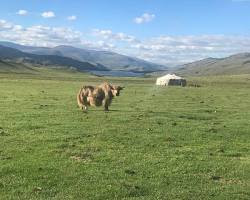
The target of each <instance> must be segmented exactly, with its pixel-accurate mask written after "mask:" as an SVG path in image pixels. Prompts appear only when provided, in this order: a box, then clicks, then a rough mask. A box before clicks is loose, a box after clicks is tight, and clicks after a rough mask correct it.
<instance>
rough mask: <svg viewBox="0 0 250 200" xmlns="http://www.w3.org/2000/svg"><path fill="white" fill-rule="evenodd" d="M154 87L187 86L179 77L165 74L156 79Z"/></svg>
mask: <svg viewBox="0 0 250 200" xmlns="http://www.w3.org/2000/svg"><path fill="white" fill-rule="evenodd" d="M156 85H164V86H170V85H179V86H183V87H184V86H186V85H187V81H186V80H185V79H184V78H182V77H180V76H176V75H175V74H167V75H165V76H162V77H159V78H157V80H156Z"/></svg>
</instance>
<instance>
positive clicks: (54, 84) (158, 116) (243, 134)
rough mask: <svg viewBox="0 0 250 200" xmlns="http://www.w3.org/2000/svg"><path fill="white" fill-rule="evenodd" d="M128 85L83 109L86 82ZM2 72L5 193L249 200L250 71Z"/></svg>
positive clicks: (1, 186)
mask: <svg viewBox="0 0 250 200" xmlns="http://www.w3.org/2000/svg"><path fill="white" fill-rule="evenodd" d="M104 80H109V81H110V82H112V83H115V84H120V85H122V86H125V87H126V88H125V90H124V91H122V94H121V96H120V97H118V98H116V99H115V100H114V102H113V104H112V105H111V107H110V110H111V111H110V112H108V113H107V112H104V111H103V108H90V110H89V112H88V113H87V114H86V113H82V112H81V111H80V110H79V109H78V108H77V106H76V93H77V91H78V89H79V88H80V86H81V85H82V84H99V83H101V82H102V81H104ZM188 80H189V81H190V80H191V82H193V83H196V84H199V85H201V87H185V88H181V87H156V86H155V85H154V79H144V78H119V79H118V78H109V79H105V78H98V77H94V76H89V75H82V74H78V73H68V74H67V73H63V72H53V70H52V71H50V72H48V71H46V73H42V74H39V73H38V74H35V75H33V74H12V73H2V74H0V112H1V114H0V199H1V200H5V199H8V200H9V199H13V200H16V199H21V200H23V199H58V200H63V199H65V200H68V199H74V200H75V199H84V200H85V199H100V200H103V199H233V200H235V199H250V146H249V141H250V92H249V91H250V76H249V75H242V76H225V77H208V78H194V79H188Z"/></svg>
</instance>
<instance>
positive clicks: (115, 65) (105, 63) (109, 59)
mask: <svg viewBox="0 0 250 200" xmlns="http://www.w3.org/2000/svg"><path fill="white" fill-rule="evenodd" d="M0 45H1V46H2V47H8V48H12V49H15V50H19V52H18V54H19V55H20V54H21V53H20V52H22V53H23V54H24V53H26V55H27V54H29V56H28V57H29V58H32V59H33V60H34V61H35V60H36V59H38V60H39V62H41V61H42V62H43V63H44V62H45V63H49V64H56V65H58V64H63V63H64V66H71V65H70V62H72V63H75V64H74V66H73V65H72V66H73V67H75V66H78V67H76V68H77V69H80V68H79V65H80V64H83V63H84V64H85V65H86V67H85V68H86V70H122V71H132V72H153V71H159V70H162V69H166V68H167V67H166V66H163V65H159V64H155V63H151V62H147V61H145V60H142V59H138V58H134V57H129V56H124V55H121V54H117V53H114V52H110V51H97V50H89V49H81V48H76V47H72V46H65V45H62V46H56V47H54V48H48V47H34V46H24V45H19V44H15V43H11V42H0ZM9 50H10V49H9ZM15 53H17V51H16V52H15ZM15 53H14V54H15ZM42 56H43V57H42ZM44 56H45V57H44ZM52 56H54V57H52ZM0 58H1V52H0ZM44 59H45V60H44ZM59 59H61V61H62V62H59V61H58V60H59ZM70 59H71V60H70ZM51 60H53V62H51ZM55 60H57V62H55ZM46 61H47V62H46ZM90 67H92V68H91V69H89V68H90ZM81 69H83V67H81Z"/></svg>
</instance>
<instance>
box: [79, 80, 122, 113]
mask: <svg viewBox="0 0 250 200" xmlns="http://www.w3.org/2000/svg"><path fill="white" fill-rule="evenodd" d="M122 89H123V88H122V87H120V86H114V85H111V84H109V83H103V84H101V85H99V86H97V87H93V86H83V87H82V88H81V89H80V90H79V92H78V94H77V103H78V106H79V107H80V109H81V110H85V111H86V110H87V109H88V106H101V105H103V106H104V109H105V111H108V110H109V109H108V107H109V106H110V104H111V102H112V99H113V98H114V97H115V96H119V95H120V91H121V90H122Z"/></svg>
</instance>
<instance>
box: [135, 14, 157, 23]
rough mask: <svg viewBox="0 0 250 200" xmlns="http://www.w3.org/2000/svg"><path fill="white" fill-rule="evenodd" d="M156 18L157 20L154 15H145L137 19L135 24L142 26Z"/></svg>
mask: <svg viewBox="0 0 250 200" xmlns="http://www.w3.org/2000/svg"><path fill="white" fill-rule="evenodd" d="M154 18H155V15H154V14H149V13H144V14H143V15H142V16H140V17H136V18H135V19H134V22H135V23H136V24H142V23H147V22H151V21H152V20H153V19H154Z"/></svg>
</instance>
